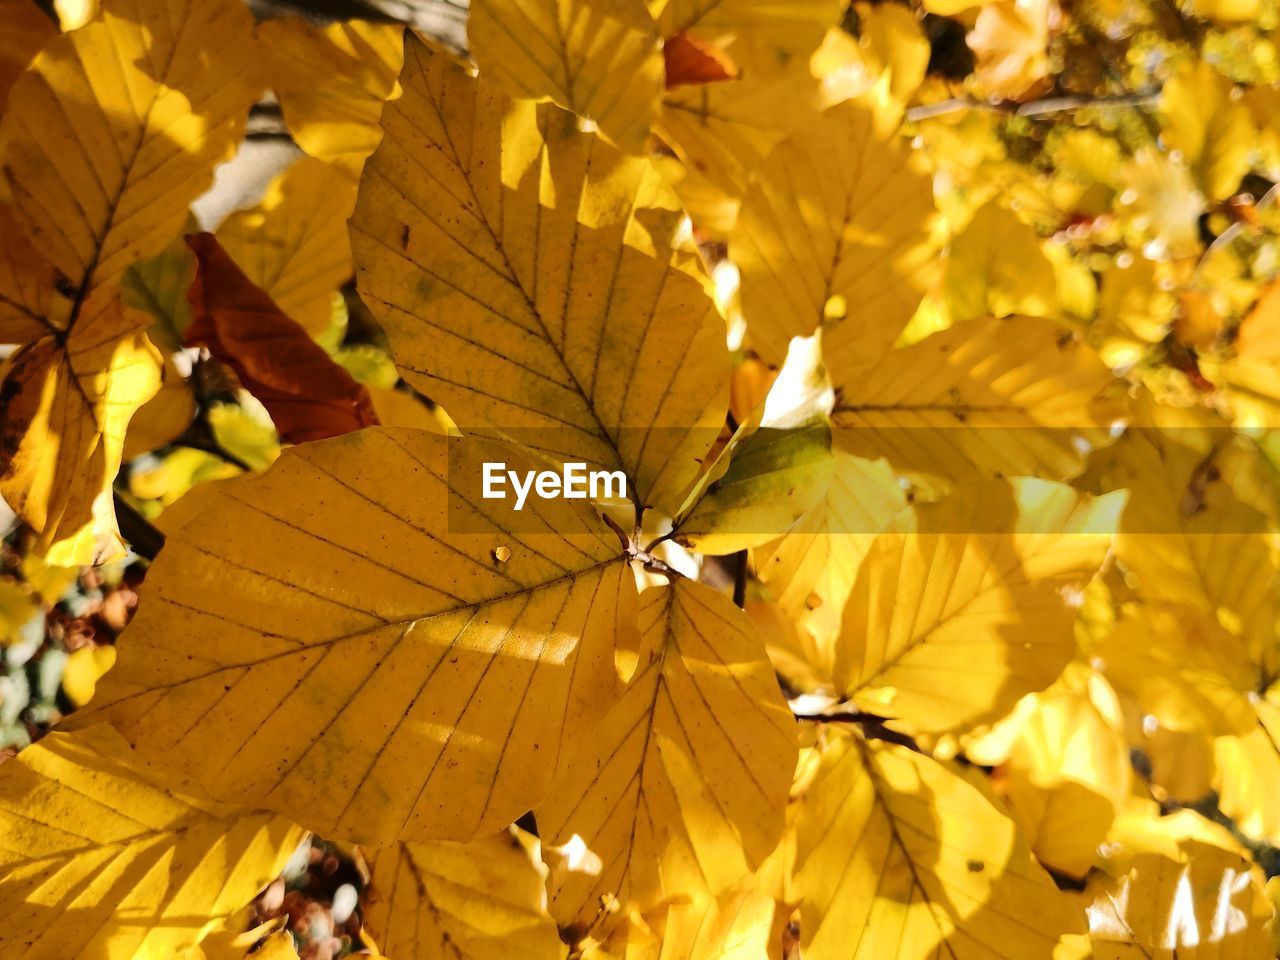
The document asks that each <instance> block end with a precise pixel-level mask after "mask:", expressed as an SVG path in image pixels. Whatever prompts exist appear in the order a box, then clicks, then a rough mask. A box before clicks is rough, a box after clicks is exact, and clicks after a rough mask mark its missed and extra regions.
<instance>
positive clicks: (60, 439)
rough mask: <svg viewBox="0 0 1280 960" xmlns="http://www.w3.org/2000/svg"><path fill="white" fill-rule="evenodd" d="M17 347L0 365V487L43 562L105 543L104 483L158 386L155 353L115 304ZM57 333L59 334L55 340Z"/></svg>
mask: <svg viewBox="0 0 1280 960" xmlns="http://www.w3.org/2000/svg"><path fill="white" fill-rule="evenodd" d="M88 312H90V313H92V314H93V315H92V316H86V317H84V318H82V319H81V321H80V322H79V323H77V324H76V326H75V327H74V329H73V330H72V331H71V334H70V336H65V334H63V333H62V332H61V331H55V332H51V333H49V334H47V335H46V336H44V337H41V338H40V339H39V340H36V341H34V342H32V343H30V344H28V345H27V346H25V347H23V348H22V349H21V350H19V351H18V352H17V353H16V354H14V355H13V357H12V358H11V359H10V360H9V361H8V363H7V365H6V367H5V368H4V369H3V376H2V377H0V379H3V390H4V393H5V401H6V407H5V414H6V417H5V423H4V428H3V430H0V462H3V463H4V469H3V472H2V473H0V493H3V495H4V498H5V500H6V501H8V503H9V505H10V506H11V507H13V509H14V511H15V512H17V513H18V514H19V515H21V516H23V517H24V518H26V519H27V521H28V522H29V523H30V524H31V525H32V526H33V527H34V528H35V529H36V530H38V531H40V538H39V541H38V543H39V547H40V548H41V550H42V552H43V553H44V555H45V556H46V557H47V558H48V560H49V562H50V563H55V564H59V565H64V566H76V565H84V564H88V563H92V562H93V560H94V558H95V557H96V556H98V555H99V554H109V553H110V552H111V551H112V550H113V549H114V544H113V541H114V539H115V508H114V506H112V504H111V493H110V489H111V482H112V480H114V479H115V475H116V472H117V471H118V470H119V469H120V458H121V455H122V452H123V449H124V438H125V429H126V427H127V425H128V423H129V418H130V417H131V416H132V414H133V412H134V410H136V409H137V408H138V407H139V406H141V405H142V404H143V403H145V402H146V400H147V399H148V398H150V397H151V395H152V394H154V393H155V392H156V390H157V388H158V387H159V386H160V369H161V364H160V355H159V353H158V352H157V351H156V349H155V347H153V346H152V345H151V343H150V342H149V341H148V340H147V337H146V334H143V333H140V332H138V328H139V326H140V325H141V324H140V323H139V322H138V316H137V315H132V314H131V313H130V312H129V311H127V310H126V309H125V308H124V307H123V305H121V303H120V302H119V301H118V300H113V301H111V302H109V303H108V304H106V306H105V307H104V308H102V309H100V310H99V309H97V308H96V307H92V306H91V307H89V308H88ZM64 337H65V339H64Z"/></svg>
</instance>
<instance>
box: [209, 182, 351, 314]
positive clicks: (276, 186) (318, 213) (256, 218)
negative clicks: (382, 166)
mask: <svg viewBox="0 0 1280 960" xmlns="http://www.w3.org/2000/svg"><path fill="white" fill-rule="evenodd" d="M355 200H356V187H355V183H354V182H353V181H352V180H351V178H350V177H348V176H346V175H344V174H343V173H341V172H340V171H338V170H336V169H334V168H333V167H331V166H329V165H328V164H325V163H322V162H321V161H319V160H312V159H310V158H304V159H302V160H300V161H298V162H297V163H295V164H294V165H293V166H291V167H290V168H289V169H288V170H286V171H285V172H284V173H282V174H281V175H280V176H279V177H278V178H277V179H276V180H275V182H273V183H272V184H271V186H269V187H268V188H267V191H266V193H265V194H264V195H263V197H262V199H261V200H260V201H258V204H257V205H256V206H254V207H251V208H250V209H248V210H241V211H239V212H237V213H233V214H232V215H231V216H229V217H228V218H227V219H226V220H225V221H223V223H222V225H221V226H220V227H218V234H217V236H218V243H219V244H220V245H221V246H222V248H223V249H224V250H226V251H227V253H228V254H230V255H231V259H233V260H234V261H235V262H236V263H237V264H238V265H239V267H240V269H241V270H243V271H244V273H245V276H246V277H248V278H249V279H250V280H251V281H253V283H254V284H255V285H257V286H259V287H261V288H262V289H263V290H264V291H266V293H267V294H268V296H270V297H271V299H272V300H274V301H275V302H276V305H277V306H278V307H279V308H280V309H281V310H283V311H284V312H285V313H286V314H287V315H288V316H289V318H290V319H292V320H296V321H297V322H298V323H300V324H302V325H303V326H304V327H306V328H307V330H308V331H309V332H310V333H311V334H312V335H313V336H314V335H317V334H320V333H323V332H324V330H325V329H326V328H327V327H328V326H329V324H330V323H331V322H332V319H333V297H334V294H335V293H337V291H338V288H339V287H340V286H342V284H344V283H346V282H347V281H348V280H349V279H351V273H352V265H351V243H350V241H349V240H348V239H347V218H348V217H350V216H351V211H352V209H353V208H354V207H355Z"/></svg>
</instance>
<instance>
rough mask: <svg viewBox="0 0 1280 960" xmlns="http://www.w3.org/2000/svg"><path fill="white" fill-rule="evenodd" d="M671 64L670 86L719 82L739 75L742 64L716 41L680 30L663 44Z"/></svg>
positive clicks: (668, 85) (668, 63)
mask: <svg viewBox="0 0 1280 960" xmlns="http://www.w3.org/2000/svg"><path fill="white" fill-rule="evenodd" d="M662 56H663V59H665V60H666V63H667V89H668V90H670V89H671V88H673V87H686V86H692V85H693V84H697V83H718V82H719V81H721V80H732V79H733V78H734V77H736V76H737V75H738V66H737V64H735V63H734V62H733V60H732V59H731V58H730V57H729V55H728V54H727V53H725V52H724V51H723V50H721V49H720V48H719V47H717V46H716V45H715V44H714V43H708V42H707V41H705V40H695V39H694V38H693V37H691V36H689V35H688V34H687V33H677V34H676V35H675V36H674V37H672V38H671V39H669V40H668V41H667V42H666V43H664V44H663V45H662Z"/></svg>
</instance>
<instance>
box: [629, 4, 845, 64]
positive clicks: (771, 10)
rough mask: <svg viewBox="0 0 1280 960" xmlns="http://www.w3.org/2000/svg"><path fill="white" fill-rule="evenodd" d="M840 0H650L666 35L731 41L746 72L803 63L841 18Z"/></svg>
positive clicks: (721, 44)
mask: <svg viewBox="0 0 1280 960" xmlns="http://www.w3.org/2000/svg"><path fill="white" fill-rule="evenodd" d="M843 6H844V4H843V3H842V2H841V0H790V2H788V3H785V4H779V3H777V2H775V0H650V2H649V8H650V10H652V11H653V14H654V16H655V17H656V18H657V21H658V27H659V29H660V30H661V31H662V35H663V36H664V37H672V36H675V35H676V34H680V33H687V34H690V35H691V36H693V37H695V38H697V39H699V40H704V41H708V42H710V43H712V44H714V45H716V46H718V47H727V46H730V45H731V44H732V46H733V54H732V55H733V58H734V62H735V63H736V64H738V65H739V66H741V67H743V68H744V69H745V71H746V72H763V73H765V74H767V75H772V74H776V73H777V72H778V71H780V70H783V69H785V68H786V67H788V66H790V65H791V64H793V63H796V62H803V61H804V60H805V59H807V58H808V56H809V54H811V53H813V51H814V50H815V49H817V47H818V44H820V43H821V42H822V37H823V35H824V34H825V33H826V32H827V28H828V27H832V26H835V25H836V23H837V21H839V19H840V12H841V10H842V8H843Z"/></svg>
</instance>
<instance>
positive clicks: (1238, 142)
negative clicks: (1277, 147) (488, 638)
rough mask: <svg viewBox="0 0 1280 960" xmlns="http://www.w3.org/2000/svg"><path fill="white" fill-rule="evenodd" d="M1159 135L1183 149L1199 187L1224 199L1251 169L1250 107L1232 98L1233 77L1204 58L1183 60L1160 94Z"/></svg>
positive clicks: (1216, 197)
mask: <svg viewBox="0 0 1280 960" xmlns="http://www.w3.org/2000/svg"><path fill="white" fill-rule="evenodd" d="M1160 114H1161V118H1162V120H1163V121H1164V123H1163V129H1162V131H1161V139H1162V140H1164V141H1165V142H1166V143H1167V144H1168V145H1169V147H1170V148H1172V149H1174V150H1178V151H1181V154H1182V159H1183V161H1184V162H1185V163H1186V164H1187V166H1188V167H1190V168H1191V172H1192V173H1193V174H1194V175H1195V178H1196V182H1197V184H1198V186H1199V187H1200V189H1201V190H1202V191H1203V192H1204V194H1205V195H1206V196H1207V197H1208V198H1209V199H1210V200H1225V199H1226V198H1227V197H1229V196H1231V194H1232V193H1234V192H1235V190H1236V187H1238V186H1239V184H1240V180H1241V178H1242V177H1243V176H1244V175H1245V173H1247V172H1248V170H1249V152H1250V149H1251V147H1252V143H1253V140H1254V137H1255V136H1256V133H1255V131H1254V127H1253V121H1252V120H1251V119H1250V117H1249V110H1248V108H1247V107H1246V106H1245V105H1244V104H1243V103H1240V102H1239V101H1236V100H1233V99H1232V97H1231V81H1229V80H1228V79H1227V78H1226V77H1224V76H1222V74H1220V73H1218V71H1217V70H1215V69H1214V68H1213V66H1212V65H1211V64H1210V63H1209V62H1208V61H1207V60H1194V61H1191V62H1189V63H1187V64H1186V65H1185V66H1183V67H1182V68H1181V69H1180V70H1178V71H1177V72H1176V73H1175V74H1174V75H1173V76H1172V77H1170V78H1169V79H1168V80H1167V81H1166V82H1165V84H1164V87H1163V89H1162V91H1161V94H1160Z"/></svg>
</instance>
